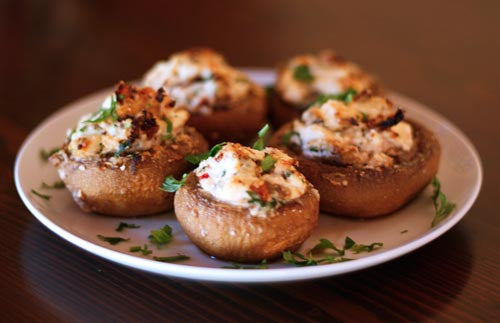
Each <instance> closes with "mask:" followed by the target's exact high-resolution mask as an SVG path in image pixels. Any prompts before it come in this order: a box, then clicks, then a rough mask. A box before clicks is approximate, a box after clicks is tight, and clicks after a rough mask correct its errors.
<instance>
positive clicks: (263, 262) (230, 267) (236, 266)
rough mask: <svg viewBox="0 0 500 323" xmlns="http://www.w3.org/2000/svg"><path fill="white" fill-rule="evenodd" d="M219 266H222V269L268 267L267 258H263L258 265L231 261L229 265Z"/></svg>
mask: <svg viewBox="0 0 500 323" xmlns="http://www.w3.org/2000/svg"><path fill="white" fill-rule="evenodd" d="M221 268H224V269H269V266H268V265H267V260H266V259H264V260H262V261H261V263H260V264H258V265H252V266H247V265H241V264H238V263H236V262H232V263H231V264H230V265H226V266H222V267H221Z"/></svg>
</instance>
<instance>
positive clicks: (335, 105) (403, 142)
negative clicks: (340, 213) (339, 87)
mask: <svg viewBox="0 0 500 323" xmlns="http://www.w3.org/2000/svg"><path fill="white" fill-rule="evenodd" d="M396 113H397V109H396V108H395V107H394V106H393V105H392V103H391V102H390V101H388V100H386V99H384V98H380V97H369V98H366V97H365V98H357V99H355V100H354V101H352V102H351V103H349V104H345V103H344V102H342V101H335V100H329V101H327V102H325V103H324V104H322V105H315V106H312V107H310V108H309V109H308V110H306V111H305V112H304V113H303V114H302V117H301V119H300V120H295V121H294V123H293V131H296V132H297V133H298V136H292V137H291V138H290V140H291V142H292V143H294V144H296V145H299V146H300V147H301V150H302V152H303V153H304V155H305V156H308V157H317V158H326V159H333V160H334V161H335V162H339V163H342V164H350V165H355V166H360V167H368V168H377V167H388V166H391V165H393V162H394V160H393V158H392V157H391V155H394V154H395V153H397V152H398V151H409V150H410V149H411V148H412V147H413V134H412V127H411V125H410V124H408V123H406V122H403V121H402V122H399V123H398V124H396V125H394V126H392V127H389V128H385V129H383V128H381V127H379V126H377V125H378V124H379V123H380V122H381V121H384V120H386V119H388V118H391V117H393V116H394V115H395V114H396Z"/></svg>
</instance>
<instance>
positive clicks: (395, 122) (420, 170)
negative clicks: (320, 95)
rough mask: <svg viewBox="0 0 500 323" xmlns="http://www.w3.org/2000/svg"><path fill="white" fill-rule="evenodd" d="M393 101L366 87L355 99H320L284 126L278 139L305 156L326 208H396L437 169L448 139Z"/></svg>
mask: <svg viewBox="0 0 500 323" xmlns="http://www.w3.org/2000/svg"><path fill="white" fill-rule="evenodd" d="M403 118H404V113H403V111H402V110H401V109H399V108H397V107H396V106H395V105H394V104H393V103H392V102H391V101H389V100H387V99H385V98H383V97H379V96H373V95H371V94H369V93H366V92H363V93H361V94H360V95H358V96H356V97H355V98H354V99H353V100H352V101H351V102H350V103H344V102H342V101H338V100H327V101H324V102H321V101H320V102H317V103H316V104H314V105H313V106H311V107H310V108H309V109H307V110H306V111H305V112H304V113H303V114H302V116H301V118H300V119H296V120H294V121H293V122H290V123H288V124H286V125H284V126H283V127H282V128H280V129H279V130H278V131H277V132H276V133H275V134H274V135H273V137H272V138H271V142H270V145H271V146H275V147H279V148H282V149H285V151H286V152H287V153H288V154H290V155H291V156H293V157H295V158H297V159H298V161H299V171H300V172H302V173H303V174H304V175H305V176H306V178H307V179H308V180H309V181H310V182H311V183H312V184H313V185H314V187H316V188H317V189H318V191H319V193H320V195H321V203H320V209H321V210H322V211H325V212H329V213H332V214H337V215H345V216H352V217H361V218H368V217H374V216H379V215H383V214H388V213H391V212H393V211H395V210H397V209H399V208H400V207H401V206H403V205H404V204H405V203H407V202H408V201H409V200H410V199H412V198H413V197H414V196H415V195H417V194H418V193H419V192H420V191H421V190H422V189H423V188H424V187H425V186H426V185H427V184H428V183H429V182H430V181H431V180H432V178H433V177H434V175H435V174H436V172H437V169H438V164H439V155H440V147H439V143H438V141H437V140H436V138H435V136H434V135H433V134H432V133H431V132H430V131H429V130H427V129H426V128H424V127H423V126H422V125H419V124H418V123H416V122H413V121H403Z"/></svg>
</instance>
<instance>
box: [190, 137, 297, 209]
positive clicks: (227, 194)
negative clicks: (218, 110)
mask: <svg viewBox="0 0 500 323" xmlns="http://www.w3.org/2000/svg"><path fill="white" fill-rule="evenodd" d="M266 155H270V156H271V157H272V158H273V159H274V160H275V161H276V162H275V164H274V166H273V167H272V168H271V169H270V170H269V171H268V172H266V173H264V172H263V170H262V167H261V163H262V160H263V159H264V157H265V156H266ZM295 164H296V161H295V160H294V159H293V158H291V157H290V156H288V155H286V154H285V153H283V152H282V151H281V150H278V149H275V148H265V149H264V150H262V151H258V150H255V149H251V148H248V147H244V146H241V145H240V144H234V143H228V144H226V145H225V146H224V147H223V148H222V149H221V150H220V151H219V152H218V153H217V154H216V155H215V156H214V157H210V158H208V159H206V160H204V161H202V162H201V163H200V165H199V166H198V168H197V169H196V170H195V174H196V176H197V177H198V180H199V183H200V186H201V188H202V189H203V190H204V191H206V192H208V193H209V194H211V195H212V196H213V197H214V198H216V199H217V200H220V201H223V202H225V203H229V204H232V205H237V206H243V207H246V208H248V209H249V210H250V213H251V214H252V215H254V216H267V215H268V214H269V213H272V212H273V211H274V210H275V209H277V208H278V207H279V206H280V205H283V204H286V203H287V202H289V201H291V200H293V199H296V198H298V197H300V196H302V194H304V192H305V191H306V189H307V181H306V179H305V177H304V176H303V175H302V174H301V173H299V172H298V171H297V169H296V168H295V166H294V165H295ZM249 192H250V193H249ZM252 195H253V196H254V197H258V199H259V200H260V201H261V202H262V203H260V202H258V201H255V200H253V201H252ZM273 204H274V205H273Z"/></svg>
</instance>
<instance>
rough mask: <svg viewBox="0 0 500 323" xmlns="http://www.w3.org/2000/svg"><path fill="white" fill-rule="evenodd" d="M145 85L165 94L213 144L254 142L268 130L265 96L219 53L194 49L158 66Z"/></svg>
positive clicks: (148, 76) (175, 55) (171, 57)
mask: <svg viewBox="0 0 500 323" xmlns="http://www.w3.org/2000/svg"><path fill="white" fill-rule="evenodd" d="M142 82H143V84H144V85H146V86H151V87H153V88H155V89H159V88H163V89H164V90H165V91H166V93H167V94H168V95H169V96H170V97H171V98H172V99H174V100H175V101H176V103H177V106H178V107H182V108H184V109H186V110H187V111H189V112H190V113H191V115H192V117H191V119H190V120H189V122H188V124H189V125H192V126H193V127H195V128H196V129H198V130H199V131H200V132H201V133H202V134H203V135H204V136H205V137H206V138H207V139H208V140H209V141H210V142H212V143H214V144H215V143H217V142H220V141H230V140H231V141H241V142H247V141H248V140H250V139H252V137H253V136H254V134H255V133H256V132H257V130H258V129H259V128H260V127H261V126H262V125H263V124H264V121H265V117H266V112H267V109H266V102H265V94H264V90H263V89H262V87H261V86H259V85H257V84H256V83H254V82H253V81H251V80H250V79H249V78H248V77H247V76H246V75H245V74H244V73H242V72H241V71H239V70H237V69H235V68H234V67H232V66H230V65H229V64H228V63H227V62H226V61H225V59H224V58H223V57H222V56H221V55H220V54H219V53H217V52H215V51H214V50H212V49H208V48H192V49H188V50H185V51H182V52H178V53H175V54H173V55H172V56H170V58H169V59H168V60H166V61H160V62H157V63H156V64H155V65H154V66H153V67H152V68H151V69H150V70H149V71H148V72H147V73H146V75H145V76H144V78H143V81H142Z"/></svg>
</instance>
